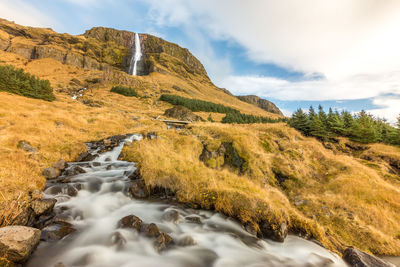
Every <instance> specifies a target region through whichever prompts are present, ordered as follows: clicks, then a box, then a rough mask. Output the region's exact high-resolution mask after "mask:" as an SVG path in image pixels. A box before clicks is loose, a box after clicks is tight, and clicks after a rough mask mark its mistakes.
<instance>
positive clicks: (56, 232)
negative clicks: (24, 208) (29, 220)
mask: <svg viewBox="0 0 400 267" xmlns="http://www.w3.org/2000/svg"><path fill="white" fill-rule="evenodd" d="M75 231H76V230H75V229H74V228H73V227H71V226H70V225H67V224H52V225H49V226H46V227H45V228H43V229H42V234H41V236H40V240H42V241H46V242H52V241H57V240H60V239H62V238H64V237H65V236H67V235H69V234H72V233H73V232H75Z"/></svg>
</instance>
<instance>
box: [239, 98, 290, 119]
mask: <svg viewBox="0 0 400 267" xmlns="http://www.w3.org/2000/svg"><path fill="white" fill-rule="evenodd" d="M237 98H238V99H240V100H242V101H244V102H247V103H249V104H252V105H255V106H257V107H259V108H262V109H263V110H266V111H268V112H271V113H275V114H278V115H283V114H282V112H281V111H280V110H279V108H278V107H277V106H276V105H275V104H274V103H272V102H271V101H268V100H265V99H262V98H259V97H258V96H256V95H243V96H237Z"/></svg>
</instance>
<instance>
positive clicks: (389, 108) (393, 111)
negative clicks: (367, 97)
mask: <svg viewBox="0 0 400 267" xmlns="http://www.w3.org/2000/svg"><path fill="white" fill-rule="evenodd" d="M373 104H374V105H377V106H381V107H382V108H379V109H370V110H368V112H369V113H371V114H373V115H375V116H377V117H379V118H386V119H387V120H388V121H389V122H390V123H395V122H396V121H397V117H398V116H399V115H400V95H397V96H380V97H377V98H375V99H374V100H373Z"/></svg>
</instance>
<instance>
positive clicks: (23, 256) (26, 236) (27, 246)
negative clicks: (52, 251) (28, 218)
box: [0, 226, 41, 263]
mask: <svg viewBox="0 0 400 267" xmlns="http://www.w3.org/2000/svg"><path fill="white" fill-rule="evenodd" d="M40 233H41V231H40V230H39V229H36V228H32V227H27V226H6V227H3V228H0V257H4V258H6V259H7V260H9V261H11V262H15V263H23V262H24V261H26V260H27V259H28V257H29V255H30V254H31V253H32V251H33V250H34V249H35V247H36V246H37V244H38V243H39V240H40Z"/></svg>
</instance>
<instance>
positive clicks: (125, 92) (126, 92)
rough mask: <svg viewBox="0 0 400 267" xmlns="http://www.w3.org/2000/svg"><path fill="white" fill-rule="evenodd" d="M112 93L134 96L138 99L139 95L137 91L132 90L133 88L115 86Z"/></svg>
mask: <svg viewBox="0 0 400 267" xmlns="http://www.w3.org/2000/svg"><path fill="white" fill-rule="evenodd" d="M110 92H113V93H117V94H120V95H124V96H134V97H138V96H139V94H138V93H137V92H136V90H135V89H133V88H131V87H125V86H120V85H119V86H114V87H113V88H111V90H110Z"/></svg>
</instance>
